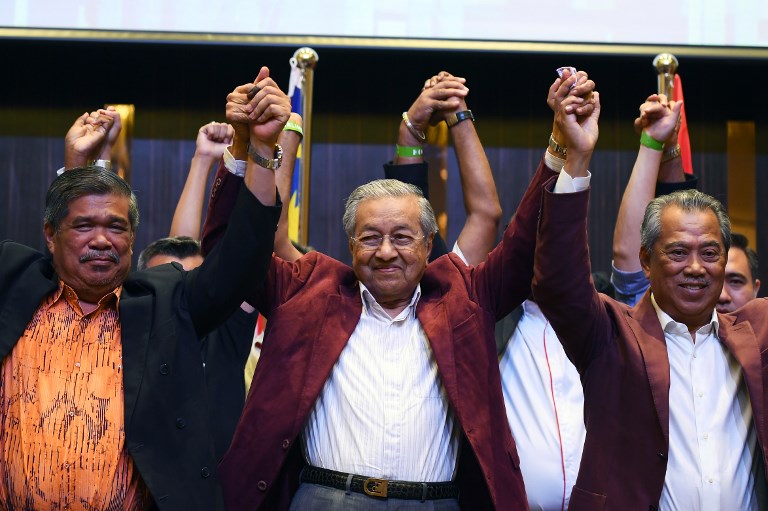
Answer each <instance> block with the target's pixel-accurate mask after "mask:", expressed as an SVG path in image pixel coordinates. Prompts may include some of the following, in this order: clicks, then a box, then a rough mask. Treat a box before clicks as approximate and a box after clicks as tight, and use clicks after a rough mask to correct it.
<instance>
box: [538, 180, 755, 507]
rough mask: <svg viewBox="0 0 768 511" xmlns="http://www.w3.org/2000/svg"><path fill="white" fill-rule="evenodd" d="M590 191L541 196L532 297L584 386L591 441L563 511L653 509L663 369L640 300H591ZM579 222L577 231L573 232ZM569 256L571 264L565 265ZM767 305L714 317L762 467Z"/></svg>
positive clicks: (662, 453)
mask: <svg viewBox="0 0 768 511" xmlns="http://www.w3.org/2000/svg"><path fill="white" fill-rule="evenodd" d="M588 197H589V193H588V191H585V192H579V193H573V194H553V193H549V192H545V197H544V201H543V208H542V213H541V218H540V227H539V237H538V242H537V248H536V266H535V277H534V284H533V293H534V297H535V299H536V302H537V303H538V304H539V306H540V307H541V309H542V310H543V311H544V314H545V315H546V316H547V318H549V320H550V321H551V323H552V326H553V327H554V329H555V331H556V332H557V335H558V337H559V338H560V341H561V342H562V343H563V347H564V348H565V351H566V353H567V354H568V357H569V358H570V359H571V361H572V362H573V363H574V365H575V366H576V368H577V369H578V371H579V374H580V375H581V379H582V384H583V386H584V421H585V423H586V427H587V437H586V442H585V445H584V455H583V457H582V460H581V468H580V470H579V476H578V478H577V480H576V485H575V486H574V487H573V493H572V494H571V501H570V506H569V508H568V509H569V510H574V511H581V510H617V511H618V510H621V511H624V510H627V509H643V510H645V509H656V508H657V507H658V502H659V498H660V497H661V492H662V489H663V486H664V477H665V474H666V469H667V456H668V453H669V406H670V404H669V381H670V380H669V379H670V376H669V359H668V357H667V349H666V342H665V339H664V333H663V331H662V329H661V325H660V324H659V320H658V317H657V315H656V311H655V310H654V308H653V305H652V304H651V300H650V295H649V294H646V295H645V296H644V297H643V298H642V300H641V301H640V302H639V303H638V304H637V305H636V306H635V307H634V308H629V307H628V306H626V305H624V304H622V303H619V302H617V301H615V300H613V299H611V298H608V297H607V296H605V295H600V294H598V293H597V292H595V289H594V287H593V285H592V283H591V280H590V268H589V249H588V247H587V230H586V218H587V206H588ZM574 217H578V218H580V219H581V220H582V222H581V225H578V226H574V225H573V223H572V219H573V218H574ZM564 254H567V262H565V261H564ZM767 315H768V300H766V299H758V300H754V301H752V302H751V303H749V304H748V305H746V306H745V307H743V308H742V309H740V310H738V311H736V312H734V313H732V314H725V315H723V314H719V315H718V319H719V321H720V327H719V337H720V340H721V342H723V343H724V344H725V345H726V346H727V347H728V350H729V351H730V352H731V354H732V355H733V356H734V358H735V359H736V360H737V361H738V363H739V364H740V365H741V367H742V368H743V370H744V372H743V375H744V379H745V381H746V384H747V389H748V391H749V397H750V399H751V402H752V411H753V414H754V415H753V418H754V422H755V425H756V429H757V435H758V440H759V444H760V449H759V450H758V451H757V452H756V453H755V455H756V456H757V457H758V458H762V459H763V460H764V461H765V460H766V453H767V452H768V451H766V439H767V437H766V435H767V434H768V424H766V422H765V409H766V399H767V396H768V395H767V394H766V393H765V391H764V389H765V388H768V387H766V385H768V382H767V381H766V378H768V321H766V319H765V318H766V316H767Z"/></svg>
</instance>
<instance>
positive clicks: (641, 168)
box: [613, 94, 685, 272]
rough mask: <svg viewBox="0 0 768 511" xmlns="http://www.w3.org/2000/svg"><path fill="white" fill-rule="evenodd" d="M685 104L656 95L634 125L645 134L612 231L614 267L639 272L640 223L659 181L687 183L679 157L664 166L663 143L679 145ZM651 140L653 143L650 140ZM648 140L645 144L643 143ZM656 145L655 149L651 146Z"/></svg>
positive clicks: (645, 105)
mask: <svg viewBox="0 0 768 511" xmlns="http://www.w3.org/2000/svg"><path fill="white" fill-rule="evenodd" d="M682 106H683V104H682V102H679V101H678V102H676V101H668V100H667V98H666V96H664V95H658V94H653V95H651V96H649V97H648V99H646V100H645V103H643V104H642V105H641V106H640V116H639V117H638V118H637V119H636V120H635V126H636V127H638V128H640V129H641V130H642V132H643V133H644V135H642V137H643V138H641V145H640V149H639V151H638V153H637V159H636V160H635V165H634V167H633V168H632V174H631V175H630V177H629V182H628V183H627V187H626V189H625V190H624V195H623V197H622V199H621V205H620V206H619V214H618V217H617V218H616V228H615V229H614V232H613V265H614V267H615V268H616V269H617V270H619V271H622V272H638V271H640V270H641V266H640V256H639V254H640V224H641V223H642V220H643V214H644V213H645V207H646V206H647V205H648V203H649V202H651V200H653V198H654V195H655V192H656V185H657V182H658V181H662V182H675V181H684V180H685V177H684V175H683V169H682V164H681V163H680V158H671V159H670V160H668V161H667V162H664V163H662V154H663V153H662V149H661V145H662V144H654V141H666V143H665V144H664V146H672V147H674V146H675V145H676V144H677V129H676V126H677V122H678V119H679V117H680V109H681V108H682ZM648 137H650V141H647V140H648ZM643 141H646V142H643ZM650 146H655V147H650Z"/></svg>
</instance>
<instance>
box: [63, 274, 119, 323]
mask: <svg viewBox="0 0 768 511" xmlns="http://www.w3.org/2000/svg"><path fill="white" fill-rule="evenodd" d="M122 290H123V286H122V285H120V286H117V287H116V288H115V289H113V290H112V291H110V292H109V293H107V294H106V295H104V296H103V297H101V300H99V303H98V306H97V307H96V310H99V309H110V308H113V309H115V310H118V307H119V306H120V292H121V291H122ZM61 299H64V300H66V301H67V303H68V304H69V305H70V306H72V307H73V308H74V309H75V310H76V311H78V312H79V313H80V314H82V312H83V310H82V308H81V307H80V298H78V296H77V293H76V292H75V290H74V289H72V288H71V287H69V286H68V285H66V284H65V283H64V281H63V280H61V279H59V288H58V289H57V290H56V292H54V294H53V299H52V300H51V305H53V304H54V303H56V302H57V301H59V300H61Z"/></svg>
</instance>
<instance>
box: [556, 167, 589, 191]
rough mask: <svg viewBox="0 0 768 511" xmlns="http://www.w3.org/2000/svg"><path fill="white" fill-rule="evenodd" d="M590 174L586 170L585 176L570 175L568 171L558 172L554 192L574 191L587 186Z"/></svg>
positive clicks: (584, 188)
mask: <svg viewBox="0 0 768 511" xmlns="http://www.w3.org/2000/svg"><path fill="white" fill-rule="evenodd" d="M590 179H592V174H591V173H590V172H589V171H587V175H586V176H585V177H571V176H570V174H568V172H560V175H559V176H557V183H555V193H574V192H580V191H582V190H586V189H587V188H589V181H590Z"/></svg>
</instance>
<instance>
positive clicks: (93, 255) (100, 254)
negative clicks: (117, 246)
mask: <svg viewBox="0 0 768 511" xmlns="http://www.w3.org/2000/svg"><path fill="white" fill-rule="evenodd" d="M97 259H109V260H110V261H112V262H113V263H115V264H117V263H119V262H120V255H119V254H118V253H117V252H115V251H114V250H89V251H88V252H86V253H85V254H83V255H81V256H80V262H81V263H84V262H86V261H93V260H97Z"/></svg>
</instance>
